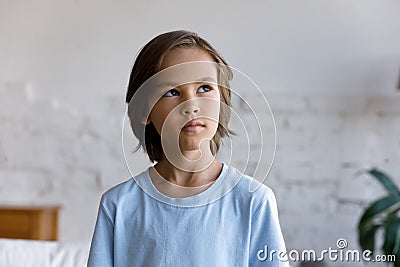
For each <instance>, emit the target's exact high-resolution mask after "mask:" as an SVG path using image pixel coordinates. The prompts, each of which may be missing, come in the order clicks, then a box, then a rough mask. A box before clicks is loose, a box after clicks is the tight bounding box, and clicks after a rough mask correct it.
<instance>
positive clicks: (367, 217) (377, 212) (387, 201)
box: [358, 194, 400, 228]
mask: <svg viewBox="0 0 400 267" xmlns="http://www.w3.org/2000/svg"><path fill="white" fill-rule="evenodd" d="M399 209H400V195H399V194H396V195H388V196H385V197H382V198H380V199H378V200H376V201H375V202H374V203H372V204H371V205H370V206H369V207H368V208H367V209H366V210H365V212H364V214H363V215H362V217H361V219H360V222H359V224H358V227H359V228H362V227H365V226H367V225H368V224H370V223H372V221H373V220H374V219H375V218H377V217H378V216H381V215H384V214H385V213H394V212H396V211H398V210H399Z"/></svg>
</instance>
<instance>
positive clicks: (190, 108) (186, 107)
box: [181, 101, 200, 116]
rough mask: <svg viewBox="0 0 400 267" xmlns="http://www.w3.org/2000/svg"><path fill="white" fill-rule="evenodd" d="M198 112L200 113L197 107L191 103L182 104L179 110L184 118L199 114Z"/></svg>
mask: <svg viewBox="0 0 400 267" xmlns="http://www.w3.org/2000/svg"><path fill="white" fill-rule="evenodd" d="M199 111H200V108H199V106H198V105H197V104H196V103H193V102H191V101H188V102H186V103H184V104H183V107H182V109H181V113H182V115H185V116H190V115H196V114H197V113H199Z"/></svg>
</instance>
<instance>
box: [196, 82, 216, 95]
mask: <svg viewBox="0 0 400 267" xmlns="http://www.w3.org/2000/svg"><path fill="white" fill-rule="evenodd" d="M211 90H213V88H212V87H211V86H210V85H208V84H205V85H202V86H200V87H199V89H198V90H197V92H199V93H206V92H210V91H211Z"/></svg>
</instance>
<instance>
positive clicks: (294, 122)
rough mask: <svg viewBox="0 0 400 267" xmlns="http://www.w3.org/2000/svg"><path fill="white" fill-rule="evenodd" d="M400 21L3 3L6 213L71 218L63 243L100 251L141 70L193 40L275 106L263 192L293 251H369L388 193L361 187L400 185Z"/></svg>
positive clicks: (348, 14)
mask: <svg viewBox="0 0 400 267" xmlns="http://www.w3.org/2000/svg"><path fill="white" fill-rule="evenodd" d="M399 10H400V2H399V1H395V0H392V1H390V0H381V1H371V0H366V1H355V0H351V1H344V0H339V1H318V0H304V1H288V0H279V1H278V0H272V1H254V2H244V1H209V0H205V1H198V2H191V1H168V2H165V1H156V0H149V1H146V2H145V1H141V2H139V1H127V0H115V1H111V0H108V1H106V0H104V1H93V0H64V1H50V0H49V1H8V0H0V39H1V41H0V206H7V205H24V206H29V205H59V206H60V207H61V209H60V215H59V216H60V217H59V239H60V240H65V241H68V240H84V241H87V242H90V239H91V236H92V233H93V228H94V223H95V219H96V214H97V208H98V203H99V199H100V196H101V194H102V193H103V192H104V191H105V190H107V189H108V188H109V187H111V186H113V185H115V184H118V183H120V182H123V181H125V180H127V179H129V177H131V175H130V173H129V171H128V169H127V167H126V165H125V161H124V155H123V152H122V145H121V128H122V121H123V118H124V113H125V109H126V105H125V103H124V99H125V93H126V86H127V81H128V77H129V74H130V69H131V67H132V64H133V62H134V59H135V56H136V54H137V53H138V51H139V50H140V48H141V47H142V46H143V45H144V44H145V43H146V42H148V41H149V40H150V39H152V38H153V37H154V36H156V35H158V34H160V33H162V32H165V31H171V30H177V29H187V30H191V31H195V32H197V33H199V35H200V36H202V37H203V38H205V39H206V40H208V41H209V42H210V43H211V44H213V46H214V47H216V48H217V50H219V51H220V52H221V54H222V55H223V56H224V57H225V58H226V59H227V61H228V62H229V63H230V64H231V66H233V67H235V68H237V69H238V70H240V71H242V72H243V73H245V74H247V75H248V76H249V77H250V78H251V79H252V80H253V81H254V82H255V83H256V84H257V85H258V86H259V87H260V88H261V90H262V91H263V93H264V95H265V96H266V98H267V99H268V101H269V104H270V105H271V108H272V111H273V114H274V117H275V121H276V127H277V151H276V157H275V161H274V164H273V166H272V169H271V172H270V175H269V176H268V178H267V180H266V181H265V184H267V185H268V186H270V187H271V188H272V189H273V190H274V192H275V194H276V198H277V203H278V209H279V215H280V222H281V227H282V231H283V234H284V237H285V240H286V245H287V248H288V249H298V250H302V249H315V250H322V249H328V247H329V246H331V247H333V248H336V240H337V239H339V238H345V239H346V240H347V241H348V248H351V249H357V248H358V242H357V223H358V220H359V217H360V216H361V214H362V212H363V210H364V209H365V207H366V206H367V205H368V204H370V203H371V201H373V200H375V199H376V198H378V197H379V196H382V195H383V194H384V193H385V191H384V190H383V189H382V188H381V186H380V185H379V184H378V183H377V182H376V181H375V180H374V179H373V178H371V177H369V176H368V175H356V173H357V172H358V171H360V170H362V169H366V168H370V167H378V168H380V169H382V170H384V171H386V172H387V173H389V174H391V175H392V176H393V177H394V178H395V182H396V183H400V164H399V162H400V89H398V87H399V85H398V84H399V76H400V64H399V62H400V16H399V14H398V13H399V12H398V11H399ZM244 95H245V97H248V98H251V97H252V94H247V95H246V94H244ZM253 97H254V96H253ZM253 101H255V102H257V101H256V99H253ZM260 105H265V103H263V102H260ZM255 108H256V109H257V107H255ZM243 112H246V111H243ZM255 142H256V143H255V144H253V145H255V146H257V145H258V143H257V142H258V141H255ZM266 149H269V148H266ZM139 153H140V152H139ZM250 164H252V162H250ZM148 165H149V162H148V161H146V160H138V163H137V166H134V169H132V172H133V173H134V174H136V173H139V172H141V171H142V170H144V169H145V168H146V166H148ZM232 165H233V166H235V162H232ZM349 265H351V266H358V265H359V266H363V265H362V264H360V263H351V264H349Z"/></svg>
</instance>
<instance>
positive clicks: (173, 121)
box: [147, 48, 220, 154]
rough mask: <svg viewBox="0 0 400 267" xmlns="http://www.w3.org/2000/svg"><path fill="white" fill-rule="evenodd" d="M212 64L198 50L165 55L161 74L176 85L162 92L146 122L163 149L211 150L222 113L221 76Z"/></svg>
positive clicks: (208, 57) (176, 50) (178, 50)
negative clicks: (158, 135) (159, 137)
mask: <svg viewBox="0 0 400 267" xmlns="http://www.w3.org/2000/svg"><path fill="white" fill-rule="evenodd" d="M196 61H202V62H200V63H196ZM208 62H210V63H208ZM213 62H214V61H213V59H212V58H211V56H210V55H209V54H208V53H207V52H205V51H203V50H201V49H199V48H175V49H173V50H171V51H170V52H168V53H167V54H166V55H165V57H164V59H163V62H162V65H161V70H165V71H166V72H165V74H166V75H160V77H164V78H160V80H161V82H165V80H168V81H169V82H170V81H175V82H176V85H175V86H174V85H171V86H169V87H168V88H167V89H166V90H163V91H162V94H161V96H159V97H160V98H159V99H158V101H157V102H156V103H155V105H154V106H153V108H152V110H151V112H150V115H149V119H148V121H147V123H149V122H152V123H153V124H154V126H155V128H156V130H157V132H158V133H159V134H160V135H161V137H162V140H163V149H164V150H165V149H168V147H171V150H173V151H175V150H176V149H175V148H176V147H177V145H179V149H180V151H181V152H184V151H190V150H199V149H200V147H203V145H204V146H208V147H209V141H210V140H211V139H212V138H213V137H214V135H215V133H216V131H217V128H218V120H219V111H220V92H219V89H218V84H217V80H218V79H217V78H218V73H217V69H216V67H215V65H214V64H213ZM182 63H190V64H182ZM178 64H181V65H178ZM175 65H178V66H175ZM170 67H172V68H170ZM167 68H168V69H167ZM200 76H201V77H200ZM165 144H167V145H165ZM174 144H176V145H174ZM166 146H167V147H166ZM204 148H205V147H204ZM164 152H166V151H164ZM176 152H177V151H176ZM169 154H170V153H169Z"/></svg>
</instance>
